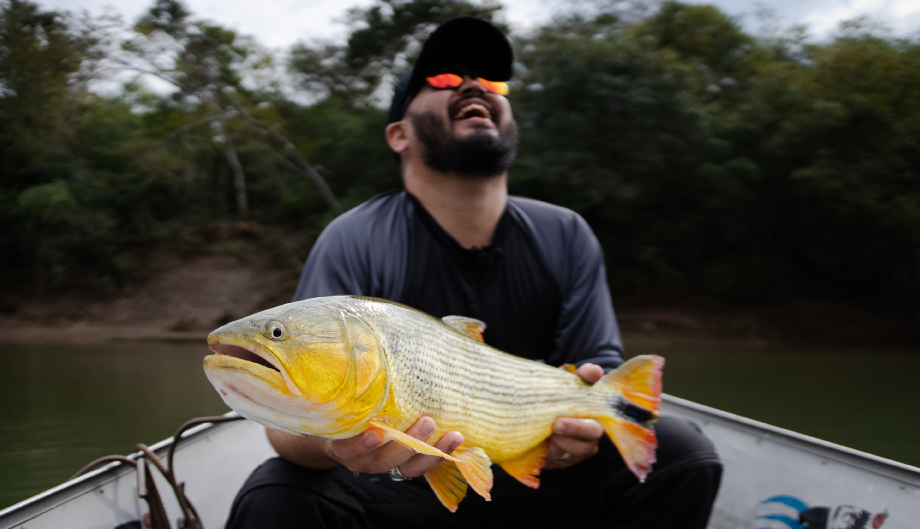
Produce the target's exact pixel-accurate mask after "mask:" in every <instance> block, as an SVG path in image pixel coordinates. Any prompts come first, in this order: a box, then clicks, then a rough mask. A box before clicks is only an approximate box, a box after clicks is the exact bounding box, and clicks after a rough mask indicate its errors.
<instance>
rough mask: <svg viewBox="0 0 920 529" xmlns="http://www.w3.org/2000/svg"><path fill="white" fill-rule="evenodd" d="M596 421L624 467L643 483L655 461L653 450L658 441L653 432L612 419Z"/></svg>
mask: <svg viewBox="0 0 920 529" xmlns="http://www.w3.org/2000/svg"><path fill="white" fill-rule="evenodd" d="M597 420H598V422H600V423H601V425H603V427H604V431H606V432H607V436H608V437H610V440H611V441H613V444H615V445H616V447H617V450H619V451H620V455H621V456H623V461H625V462H626V466H627V467H628V468H629V470H630V471H631V472H632V473H633V474H635V476H636V477H637V478H639V481H641V482H643V483H644V482H645V478H646V477H647V476H648V474H649V472H651V471H652V465H654V464H655V462H656V461H657V460H656V459H655V449H657V448H658V440H657V439H656V438H655V430H654V429H653V428H650V427H649V428H646V427H644V426H640V425H638V424H636V423H634V422H629V421H622V420H619V419H614V418H612V417H598V419H597Z"/></svg>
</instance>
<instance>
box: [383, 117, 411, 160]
mask: <svg viewBox="0 0 920 529" xmlns="http://www.w3.org/2000/svg"><path fill="white" fill-rule="evenodd" d="M408 127H409V125H408V123H406V121H405V120H403V121H397V122H395V123H390V124H389V125H387V128H386V132H385V134H386V138H387V144H388V145H389V146H390V149H392V150H393V152H395V153H396V154H402V153H403V152H405V151H406V149H408V148H409V130H408Z"/></svg>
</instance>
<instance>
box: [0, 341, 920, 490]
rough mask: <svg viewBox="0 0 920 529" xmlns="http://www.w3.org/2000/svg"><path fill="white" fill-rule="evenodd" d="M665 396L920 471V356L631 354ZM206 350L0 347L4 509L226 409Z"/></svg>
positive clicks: (779, 351) (762, 351) (673, 350)
mask: <svg viewBox="0 0 920 529" xmlns="http://www.w3.org/2000/svg"><path fill="white" fill-rule="evenodd" d="M643 353H656V354H661V355H663V356H665V357H666V358H667V365H666V366H665V378H664V389H665V391H666V392H667V393H670V394H672V395H676V396H678V397H683V398H686V399H690V400H693V401H696V402H700V403H702V404H706V405H709V406H713V407H716V408H719V409H723V410H727V411H730V412H733V413H737V414H739V415H743V416H746V417H750V418H753V419H757V420H761V421H764V422H767V423H770V424H774V425H777V426H780V427H783V428H788V429H791V430H795V431H798V432H802V433H805V434H808V435H812V436H815V437H818V438H821V439H825V440H828V441H832V442H835V443H839V444H843V445H845V446H849V447H852V448H856V449H858V450H863V451H866V452H870V453H874V454H877V455H880V456H882V457H887V458H891V459H894V460H897V461H901V462H904V463H908V464H911V465H915V466H920V444H918V442H917V439H920V412H918V411H917V410H918V408H920V388H918V386H917V382H918V381H920V351H891V350H807V349H789V348H759V349H743V348H724V347H723V348H681V347H670V348H654V349H650V348H631V349H630V354H631V355H635V354H643ZM207 354H208V350H207V348H206V347H205V346H204V345H189V344H150V343H145V344H133V343H123V344H115V345H104V346H102V345H96V346H22V345H0V361H2V364H3V369H2V370H0V508H3V507H7V506H9V505H12V504H13V503H16V502H18V501H21V500H23V499H25V498H28V497H29V496H32V495H34V494H37V493H39V492H41V491H43V490H45V489H47V488H49V487H52V486H54V485H57V484H59V483H61V482H63V481H64V480H66V479H67V478H68V477H70V476H71V475H72V474H73V473H74V472H76V471H77V470H79V469H80V468H81V467H82V466H83V465H84V464H86V463H88V462H89V461H91V460H93V459H95V458H97V457H100V456H103V455H108V454H128V453H130V452H132V451H134V445H135V444H136V443H138V442H143V443H147V444H153V443H155V442H157V441H159V440H161V439H164V438H166V437H169V436H170V435H172V434H173V432H175V430H176V428H177V427H178V426H179V425H180V424H181V423H182V422H184V421H186V420H187V419H190V418H192V417H199V416H203V415H215V414H220V413H224V412H226V411H228V410H227V408H226V406H225V405H224V404H223V403H222V402H221V400H220V398H219V397H218V395H217V393H216V392H215V391H214V390H213V389H212V388H211V385H210V384H209V383H208V381H207V379H206V378H205V376H204V373H203V371H202V367H201V361H202V358H203V357H204V356H205V355H207Z"/></svg>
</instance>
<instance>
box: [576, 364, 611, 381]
mask: <svg viewBox="0 0 920 529" xmlns="http://www.w3.org/2000/svg"><path fill="white" fill-rule="evenodd" d="M575 374H576V375H578V376H580V377H581V378H583V379H585V382H589V383H591V384H594V383H596V382H597V381H598V380H600V379H601V377H603V376H604V368H603V367H601V366H599V365H597V364H592V363H590V362H589V363H587V364H582V365H581V367H579V368H578V369H576V370H575Z"/></svg>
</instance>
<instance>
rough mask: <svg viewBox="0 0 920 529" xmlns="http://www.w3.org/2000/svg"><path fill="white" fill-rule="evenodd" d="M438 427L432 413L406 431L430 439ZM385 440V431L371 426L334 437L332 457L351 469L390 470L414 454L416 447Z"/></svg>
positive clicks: (377, 471)
mask: <svg viewBox="0 0 920 529" xmlns="http://www.w3.org/2000/svg"><path fill="white" fill-rule="evenodd" d="M435 429H436V425H435V422H434V420H433V419H432V418H431V417H422V418H420V419H419V420H417V421H415V424H413V425H412V426H411V427H410V428H409V429H408V430H406V433H407V434H409V435H411V436H412V437H415V438H416V439H420V440H422V441H427V440H428V438H429V437H431V434H433V433H434V431H435ZM383 441H384V439H383V434H381V433H380V432H378V431H376V430H368V431H366V432H364V433H363V434H361V435H356V436H355V437H352V438H350V439H341V440H338V441H333V442H332V443H331V448H330V450H331V451H332V454H333V457H334V458H335V459H337V460H339V462H341V463H342V465H344V466H345V467H346V468H348V470H351V471H352V472H364V473H366V474H381V473H384V472H388V471H389V470H390V469H391V468H393V467H396V466H399V465H401V464H403V463H405V462H406V461H407V460H408V459H409V458H411V457H412V456H413V454H415V451H414V450H411V449H409V448H405V447H404V446H402V445H400V444H399V443H387V444H385V445H383ZM381 445H383V446H381Z"/></svg>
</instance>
